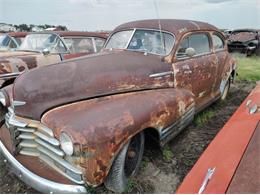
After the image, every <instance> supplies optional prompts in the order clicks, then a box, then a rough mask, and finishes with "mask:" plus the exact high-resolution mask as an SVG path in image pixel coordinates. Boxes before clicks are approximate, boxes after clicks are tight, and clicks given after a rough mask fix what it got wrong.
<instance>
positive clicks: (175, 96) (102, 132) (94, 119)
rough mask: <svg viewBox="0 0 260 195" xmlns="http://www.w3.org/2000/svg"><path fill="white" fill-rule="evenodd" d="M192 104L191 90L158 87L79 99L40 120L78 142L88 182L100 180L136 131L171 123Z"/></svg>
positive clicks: (81, 163) (92, 182) (158, 127)
mask: <svg viewBox="0 0 260 195" xmlns="http://www.w3.org/2000/svg"><path fill="white" fill-rule="evenodd" d="M191 105H194V99H193V95H192V93H191V92H189V91H187V90H182V89H173V88H170V89H158V90H147V91H139V92H132V93H126V94H118V95H113V96H107V97H101V98H96V99H91V100H86V101H81V102H77V103H73V104H69V105H65V106H61V107H58V108H55V109H53V110H50V111H48V112H47V113H45V114H44V115H43V117H42V123H44V124H45V125H46V126H48V127H49V128H52V129H53V130H54V134H55V136H57V137H59V135H60V133H61V132H63V131H65V132H67V133H68V134H70V136H71V137H72V139H73V141H74V143H78V144H79V145H81V154H86V155H85V156H84V155H82V156H81V161H80V165H81V166H82V167H84V168H85V175H84V176H85V178H86V180H87V183H88V184H90V185H92V186H96V185H99V184H101V183H102V182H103V181H104V179H105V177H106V176H107V174H108V171H109V169H110V166H111V164H112V162H113V159H114V157H115V156H116V154H117V153H118V152H119V151H120V149H121V148H122V147H123V146H124V144H125V143H126V142H127V141H128V140H129V139H130V138H131V137H133V136H134V135H136V134H137V133H138V132H140V131H142V130H144V129H147V128H151V127H152V128H154V129H157V131H158V133H159V134H160V131H161V130H163V129H164V128H166V127H168V126H170V125H171V124H173V123H174V122H175V121H176V120H178V119H179V118H180V117H181V116H182V115H183V114H184V113H185V112H186V111H187V109H189V108H190V106H191Z"/></svg>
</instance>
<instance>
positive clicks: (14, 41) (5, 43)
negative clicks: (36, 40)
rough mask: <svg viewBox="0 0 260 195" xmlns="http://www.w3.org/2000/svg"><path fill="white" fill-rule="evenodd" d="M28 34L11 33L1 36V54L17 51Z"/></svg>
mask: <svg viewBox="0 0 260 195" xmlns="http://www.w3.org/2000/svg"><path fill="white" fill-rule="evenodd" d="M26 35H27V32H10V33H4V34H2V35H0V52H1V51H8V50H15V49H17V48H18V47H19V46H20V45H21V43H22V41H23V40H24V38H25V36H26Z"/></svg>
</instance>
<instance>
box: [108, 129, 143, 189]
mask: <svg viewBox="0 0 260 195" xmlns="http://www.w3.org/2000/svg"><path fill="white" fill-rule="evenodd" d="M143 153H144V133H143V132H141V133H139V134H137V135H135V136H134V137H133V138H132V139H131V140H130V141H129V142H128V143H127V144H126V145H125V146H124V147H123V148H122V149H121V151H120V152H119V154H118V155H117V157H116V159H115V160H114V162H113V165H112V167H111V169H110V171H109V174H108V176H107V178H106V181H105V186H106V188H107V189H109V190H111V191H113V192H116V193H122V192H123V191H124V190H125V189H126V186H127V183H128V180H129V178H130V177H131V176H133V175H135V174H136V172H137V170H138V168H139V165H140V163H141V160H142V157H143Z"/></svg>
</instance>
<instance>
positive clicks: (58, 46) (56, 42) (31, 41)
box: [19, 33, 67, 53]
mask: <svg viewBox="0 0 260 195" xmlns="http://www.w3.org/2000/svg"><path fill="white" fill-rule="evenodd" d="M44 49H48V50H49V51H50V53H66V52H67V49H66V47H65V46H64V44H63V43H62V41H61V39H60V38H59V36H58V35H56V34H51V33H46V34H30V35H27V36H26V37H25V39H24V41H23V42H22V44H21V46H20V48H19V50H29V51H39V52H42V51H43V50H44Z"/></svg>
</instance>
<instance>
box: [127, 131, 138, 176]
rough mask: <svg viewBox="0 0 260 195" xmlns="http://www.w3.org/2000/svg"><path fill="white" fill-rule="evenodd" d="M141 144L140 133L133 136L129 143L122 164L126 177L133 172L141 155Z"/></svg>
mask: <svg viewBox="0 0 260 195" xmlns="http://www.w3.org/2000/svg"><path fill="white" fill-rule="evenodd" d="M141 145H142V138H141V136H140V135H137V136H135V137H133V138H132V140H131V141H130V143H129V146H128V150H127V153H126V157H125V166H124V171H125V176H126V177H129V176H131V175H133V174H134V173H135V170H136V168H137V166H138V162H139V158H140V155H141V147H142V146H141Z"/></svg>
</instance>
